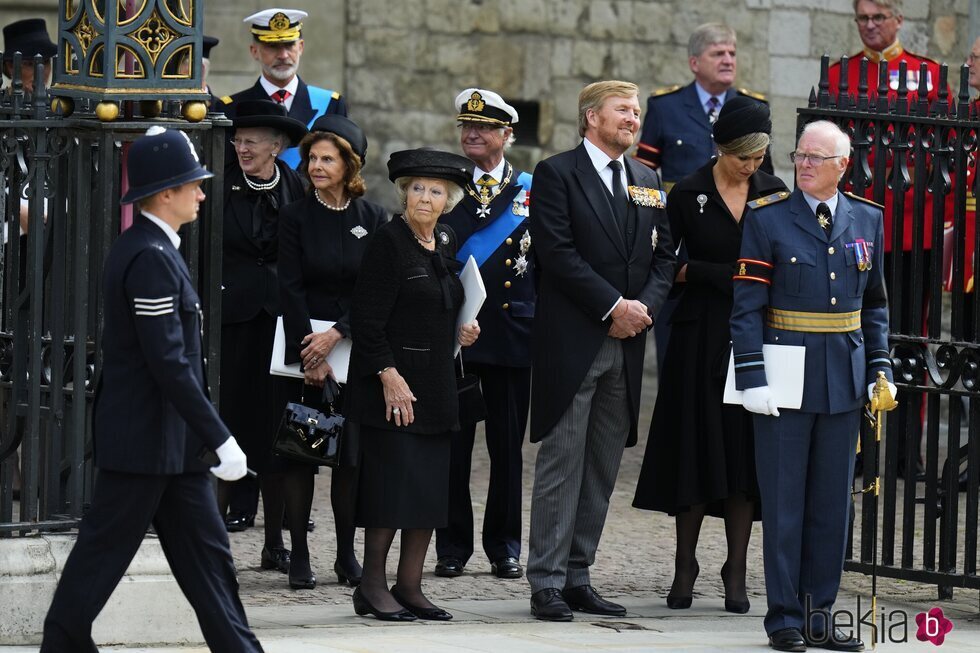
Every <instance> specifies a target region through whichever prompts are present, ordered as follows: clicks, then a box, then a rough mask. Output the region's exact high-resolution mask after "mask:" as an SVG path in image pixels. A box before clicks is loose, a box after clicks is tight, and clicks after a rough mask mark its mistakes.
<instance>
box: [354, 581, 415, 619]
mask: <svg viewBox="0 0 980 653" xmlns="http://www.w3.org/2000/svg"><path fill="white" fill-rule="evenodd" d="M350 598H351V601H352V602H353V603H354V612H355V613H356V614H357V616H359V617H363V616H364V615H366V614H371V615H374V617H375V619H378V620H379V621H415V620H416V619H417V618H418V617H416V616H415V615H414V614H412V613H411V612H409V611H408V610H396V611H395V612H381V611H380V610H378V609H376V608H375V607H374V606H373V605H371V602H370V601H368V600H367V599H366V598H365V597H364V595H363V594H362V593H361V588H360V587H355V588H354V594H353V595H352V596H351V597H350Z"/></svg>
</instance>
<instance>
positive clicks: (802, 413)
mask: <svg viewBox="0 0 980 653" xmlns="http://www.w3.org/2000/svg"><path fill="white" fill-rule="evenodd" d="M849 152H850V142H849V141H848V138H847V136H846V135H845V134H844V133H843V132H842V131H841V130H840V129H839V128H838V127H837V126H836V125H834V124H833V123H831V122H828V121H818V122H814V123H810V124H809V125H807V126H806V128H805V129H804V130H803V133H802V135H801V136H800V140H799V143H798V144H797V148H796V151H795V152H793V153H792V155H791V156H792V158H793V161H794V163H795V165H796V185H797V190H796V191H795V192H793V193H792V194H787V193H777V194H775V195H772V196H769V197H764V198H760V199H758V200H753V201H752V202H749V204H748V206H749V209H750V210H749V211H747V212H746V215H745V218H744V219H743V223H744V228H743V232H742V249H741V258H740V259H739V260H738V268H737V271H736V275H735V284H734V287H735V297H734V307H733V309H732V317H731V334H732V347H733V351H734V357H735V379H736V386H737V388H738V389H739V390H743V391H744V396H743V399H744V401H743V404H744V406H745V408H746V409H747V410H749V411H750V412H752V413H757V414H756V415H755V416H754V425H755V457H756V470H757V475H758V480H759V490H760V494H761V497H762V525H763V529H762V530H763V561H764V564H765V572H766V598H767V600H768V605H769V609H768V612H767V613H766V618H765V628H766V632H767V633H768V635H769V644H770V646H771V647H772V648H774V649H776V650H780V651H804V650H806V647H807V646H817V647H821V648H829V649H832V650H840V651H860V650H862V649H863V648H864V644H863V643H862V642H861V641H860V640H859V639H857V638H856V637H855V636H853V634H852V633H848V632H846V631H844V630H842V629H840V628H837V627H836V625H835V624H834V623H833V622H832V621H831V617H830V615H831V613H832V610H833V605H834V601H835V600H836V598H837V591H838V588H839V586H840V577H841V571H842V568H843V564H844V544H845V542H846V538H847V530H848V516H849V508H850V505H851V502H850V489H851V487H850V484H851V478H852V474H853V469H854V451H855V448H856V446H857V437H858V432H859V430H860V420H861V406H862V404H863V403H864V401H865V400H866V399H867V398H869V397H870V394H871V390H872V389H873V388H874V381H875V379H876V377H877V376H878V373H879V371H880V372H883V373H884V374H885V376H886V377H887V379H888V381H889V384H888V385H889V388H890V391H891V395H892V397H894V396H895V394H896V392H895V386H894V385H892V384H891V378H892V377H891V374H892V372H891V366H890V358H889V354H888V305H887V299H886V293H885V284H884V275H883V265H882V257H883V254H884V248H883V238H884V237H883V229H882V214H881V207H879V206H878V205H876V204H873V203H872V202H870V201H868V200H865V199H863V198H859V197H856V196H852V195H845V194H842V193H839V192H838V190H837V184H838V183H839V181H840V178H841V176H842V175H843V174H844V170H846V168H847V159H848V154H849ZM764 343H765V344H776V345H800V346H803V347H805V348H806V354H805V355H806V359H805V377H804V379H803V400H802V405H801V406H800V408H799V409H789V408H778V407H777V405H776V401H775V399H774V398H773V394H772V392H771V391H770V389H769V382H770V381H769V380H768V379H767V377H766V370H765V367H764V365H763V344H764ZM869 384H870V385H869ZM866 386H867V391H868V397H866V395H865V387H866Z"/></svg>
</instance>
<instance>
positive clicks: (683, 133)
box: [636, 82, 773, 187]
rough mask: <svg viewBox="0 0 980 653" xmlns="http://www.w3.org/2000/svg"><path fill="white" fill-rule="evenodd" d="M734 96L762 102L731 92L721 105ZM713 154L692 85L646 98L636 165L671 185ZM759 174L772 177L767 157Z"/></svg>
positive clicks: (705, 120)
mask: <svg viewBox="0 0 980 653" xmlns="http://www.w3.org/2000/svg"><path fill="white" fill-rule="evenodd" d="M736 95H744V96H746V97H750V98H752V99H754V100H756V101H758V102H762V103H765V102H766V100H765V98H764V97H763V96H762V95H759V94H757V93H752V92H750V91H747V90H745V89H734V88H730V89H728V90H727V91H726V92H725V101H726V102H727V101H728V100H730V99H732V98H733V97H735V96H736ZM714 154H715V143H714V140H713V139H712V135H711V123H710V122H709V121H708V114H707V113H705V111H704V106H703V105H702V104H701V100H700V98H698V91H697V88H695V82H691V83H690V84H688V85H687V86H683V87H681V86H674V87H669V88H666V89H663V90H662V91H657V92H655V93H653V94H652V95H651V96H650V97H649V99H648V100H647V111H646V117H645V118H644V119H643V131H642V133H641V134H640V142H639V144H638V145H637V149H636V160H637V161H639V162H640V163H643V164H644V165H647V166H649V167H651V168H653V169H655V170H657V169H659V170H660V174H661V176H662V177H663V180H664V182H665V183H667V184H673V183H676V182H678V181H680V180H681V179H683V178H684V177H686V176H688V175H689V174H691V173H692V172H694V171H695V170H697V169H698V168H700V167H701V166H703V165H704V164H705V163H707V162H708V160H709V159H710V158H711V157H712V156H714ZM762 170H763V171H764V172H768V173H770V174H772V171H773V169H772V161H771V159H770V158H769V157H768V156H767V157H766V160H765V162H764V163H763V166H762ZM668 187H669V186H668Z"/></svg>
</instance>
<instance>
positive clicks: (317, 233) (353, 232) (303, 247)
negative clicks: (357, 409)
mask: <svg viewBox="0 0 980 653" xmlns="http://www.w3.org/2000/svg"><path fill="white" fill-rule="evenodd" d="M387 220H388V214H387V213H386V212H385V210H384V209H383V208H382V207H380V206H378V205H377V204H373V203H371V202H368V201H367V200H365V199H363V198H355V199H353V200H351V203H350V205H349V206H348V207H347V208H346V209H344V210H342V211H334V210H332V209H328V208H327V207H325V206H323V205H322V204H320V202H318V201H317V199H316V198H315V197H314V196H313V195H312V194H308V195H306V196H304V197H303V198H302V199H300V200H298V201H296V202H293V203H292V204H290V205H289V206H287V207H285V208H283V210H282V217H281V222H282V225H281V227H280V233H279V294H280V300H281V302H282V315H283V323H284V327H285V332H286V362H287V363H298V362H300V359H301V357H300V352H301V351H302V349H303V346H302V345H301V342H302V340H303V338H304V337H306V336H307V335H308V334H309V333H311V332H312V330H313V329H312V327H311V325H310V319H314V320H327V321H330V322H336V323H337V324H336V328H337V330H338V331H340V333H341V334H343V336H344V337H345V338H349V337H350V304H351V296H352V295H353V293H354V283H355V282H356V281H357V274H358V270H359V269H360V267H361V257H362V256H363V255H364V251H365V250H366V249H367V245H368V243H369V242H370V241H371V238H372V236H373V235H374V233H375V232H376V231H377V230H378V228H379V227H381V225H383V224H384V223H385V222H387ZM285 382H286V384H287V385H288V388H289V389H288V394H289V400H290V401H299V399H300V396H301V395H302V397H303V403H305V404H306V405H308V406H310V405H316V403H317V400H318V398H319V396H320V393H321V390H320V389H319V388H312V387H309V386H307V387H306V388H305V389H304V388H303V383H302V382H301V381H300V380H298V379H286V380H285ZM344 394H346V392H345V393H344ZM334 408H336V409H338V410H340V411H341V412H342V413H346V410H344V407H343V406H335V407H334ZM340 455H341V465H343V466H345V467H354V466H356V465H357V458H358V435H357V430H356V429H355V428H354V426H353V425H350V427H349V428H347V429H346V430H345V432H344V437H343V446H342V447H341V452H340Z"/></svg>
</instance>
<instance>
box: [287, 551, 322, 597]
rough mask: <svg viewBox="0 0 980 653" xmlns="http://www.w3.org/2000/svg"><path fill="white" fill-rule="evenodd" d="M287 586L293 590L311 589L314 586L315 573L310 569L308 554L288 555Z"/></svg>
mask: <svg viewBox="0 0 980 653" xmlns="http://www.w3.org/2000/svg"><path fill="white" fill-rule="evenodd" d="M289 587H291V588H292V589H294V590H311V589H314V588H315V587H316V575H315V574H314V573H313V570H312V569H310V558H309V556H304V557H300V556H295V555H294V556H291V557H290V560H289Z"/></svg>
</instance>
